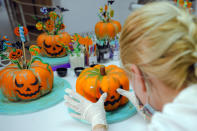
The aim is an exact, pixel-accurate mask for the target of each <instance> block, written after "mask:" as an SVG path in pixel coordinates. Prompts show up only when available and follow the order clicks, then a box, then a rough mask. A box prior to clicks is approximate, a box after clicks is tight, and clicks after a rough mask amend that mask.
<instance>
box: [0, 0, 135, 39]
mask: <svg viewBox="0 0 197 131" xmlns="http://www.w3.org/2000/svg"><path fill="white" fill-rule="evenodd" d="M106 1H107V0H53V2H54V5H60V6H62V7H65V8H68V9H69V10H70V11H68V12H65V13H64V23H65V25H66V27H67V28H66V31H67V32H68V33H81V32H89V31H94V26H95V24H96V23H97V22H98V21H99V17H98V16H97V14H98V12H99V7H100V6H104V5H105V4H106ZM131 1H135V0H115V2H114V4H113V5H112V8H113V9H114V11H115V16H114V19H115V20H118V21H120V23H121V24H122V25H123V24H124V21H125V19H126V18H127V16H128V15H129V14H130V11H129V9H128V8H129V4H130V2H131ZM0 16H1V17H0V35H1V36H2V35H8V37H9V38H10V39H11V40H13V39H14V37H13V33H11V32H12V30H11V27H10V23H9V19H8V15H7V12H6V9H5V8H4V7H3V8H2V10H0Z"/></svg>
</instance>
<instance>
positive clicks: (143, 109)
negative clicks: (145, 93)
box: [132, 93, 156, 120]
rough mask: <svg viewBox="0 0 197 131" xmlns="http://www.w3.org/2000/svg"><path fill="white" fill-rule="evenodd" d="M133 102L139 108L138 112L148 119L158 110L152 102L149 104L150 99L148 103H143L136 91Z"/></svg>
mask: <svg viewBox="0 0 197 131" xmlns="http://www.w3.org/2000/svg"><path fill="white" fill-rule="evenodd" d="M132 103H133V105H134V106H135V107H136V108H137V111H138V113H139V114H140V115H142V116H143V117H144V119H146V120H150V119H151V117H152V115H153V114H154V113H155V112H156V110H155V109H154V108H153V107H152V106H151V105H150V104H148V100H147V102H146V104H145V105H143V104H142V102H141V101H140V100H139V98H138V97H137V96H136V95H135V93H133V97H132Z"/></svg>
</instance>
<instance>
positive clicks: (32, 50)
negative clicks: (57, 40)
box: [29, 45, 41, 56]
mask: <svg viewBox="0 0 197 131" xmlns="http://www.w3.org/2000/svg"><path fill="white" fill-rule="evenodd" d="M29 52H30V53H31V55H32V56H37V55H39V54H40V52H41V51H40V48H39V47H38V46H36V45H31V46H30V47H29Z"/></svg>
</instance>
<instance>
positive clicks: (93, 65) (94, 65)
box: [90, 64, 98, 67]
mask: <svg viewBox="0 0 197 131" xmlns="http://www.w3.org/2000/svg"><path fill="white" fill-rule="evenodd" d="M96 65H98V64H92V65H90V67H94V66H96Z"/></svg>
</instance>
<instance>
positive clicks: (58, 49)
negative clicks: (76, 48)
mask: <svg viewBox="0 0 197 131" xmlns="http://www.w3.org/2000/svg"><path fill="white" fill-rule="evenodd" d="M43 45H44V50H45V51H46V53H47V54H48V55H50V56H52V57H57V56H60V55H62V54H65V51H66V50H65V48H64V47H62V45H60V44H58V43H56V44H48V43H46V42H45V41H44V43H43Z"/></svg>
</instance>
